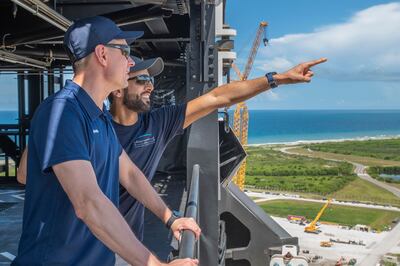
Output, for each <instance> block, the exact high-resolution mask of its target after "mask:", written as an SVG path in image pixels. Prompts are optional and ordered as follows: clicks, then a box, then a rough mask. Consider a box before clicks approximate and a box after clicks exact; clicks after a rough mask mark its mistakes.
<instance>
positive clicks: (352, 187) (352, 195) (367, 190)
mask: <svg viewBox="0 0 400 266" xmlns="http://www.w3.org/2000/svg"><path fill="white" fill-rule="evenodd" d="M328 197H330V198H335V199H336V200H344V201H360V202H374V203H379V204H389V205H393V206H397V207H400V199H399V198H398V197H396V196H395V195H393V194H392V193H391V192H389V191H387V190H385V189H383V188H380V187H378V186H376V185H374V184H371V183H370V182H368V181H365V180H363V179H360V178H357V179H356V180H354V181H352V182H350V183H349V184H348V185H346V186H345V187H344V188H343V189H341V190H339V191H337V192H334V193H332V194H330V195H328Z"/></svg>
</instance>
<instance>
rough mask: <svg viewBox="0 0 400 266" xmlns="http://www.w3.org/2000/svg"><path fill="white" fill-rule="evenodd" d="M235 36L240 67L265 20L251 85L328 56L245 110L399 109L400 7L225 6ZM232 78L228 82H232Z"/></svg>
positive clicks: (238, 1) (9, 99)
mask: <svg viewBox="0 0 400 266" xmlns="http://www.w3.org/2000/svg"><path fill="white" fill-rule="evenodd" d="M225 19H226V23H227V24H229V25H230V26H231V27H232V28H234V29H236V30H237V36H236V37H235V38H234V40H235V51H236V52H237V60H236V64H237V65H238V66H239V68H240V69H243V68H244V64H245V62H246V60H247V56H248V53H249V50H250V48H251V44H252V41H253V39H254V37H255V33H256V30H257V27H258V25H259V23H260V22H261V21H267V22H268V23H269V26H268V27H267V37H268V39H269V40H270V41H269V45H268V46H266V47H264V46H263V45H262V44H261V46H260V48H259V50H258V54H257V57H256V60H255V62H254V66H253V69H252V72H251V74H250V77H249V78H254V77H259V76H262V75H264V74H265V73H266V72H270V71H276V72H284V71H286V70H288V69H289V68H291V67H292V66H294V65H296V64H297V63H299V62H302V61H307V60H312V59H316V58H319V57H327V58H328V60H329V61H328V62H327V63H324V64H322V65H319V66H316V67H315V68H314V69H313V71H314V72H315V77H314V79H313V81H312V82H311V83H309V84H300V85H288V86H281V87H279V88H277V89H274V90H273V91H269V92H266V93H263V94H261V95H259V96H257V97H255V98H253V99H251V100H249V101H248V106H249V108H250V109H275V110H279V109H400V100H399V99H400V48H399V47H400V1H383V0H374V1H372V0H334V1H332V0H318V1H316V0H302V1H293V0H280V1H271V0H229V1H227V6H226V18H225ZM234 75H235V74H234V73H233V71H232V77H234ZM0 84H2V86H1V87H0V110H10V109H16V106H17V97H16V95H17V91H16V90H15V89H11V90H10V89H8V87H13V86H14V84H16V79H15V78H14V77H12V76H10V75H0Z"/></svg>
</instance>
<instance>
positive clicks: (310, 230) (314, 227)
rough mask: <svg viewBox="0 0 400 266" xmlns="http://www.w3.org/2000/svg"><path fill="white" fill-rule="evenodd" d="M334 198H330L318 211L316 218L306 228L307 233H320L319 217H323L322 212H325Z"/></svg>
mask: <svg viewBox="0 0 400 266" xmlns="http://www.w3.org/2000/svg"><path fill="white" fill-rule="evenodd" d="M331 201H332V199H329V200H328V201H327V202H326V203H325V205H324V206H323V207H322V209H321V210H320V211H319V212H318V214H317V216H316V217H315V219H314V220H313V221H312V222H311V223H310V224H309V225H307V226H306V227H305V228H304V232H306V233H314V234H318V233H320V230H319V228H318V226H317V222H318V220H319V218H321V216H322V214H323V213H324V211H325V209H326V208H328V206H329V204H330V203H331Z"/></svg>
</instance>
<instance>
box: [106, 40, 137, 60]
mask: <svg viewBox="0 0 400 266" xmlns="http://www.w3.org/2000/svg"><path fill="white" fill-rule="evenodd" d="M104 46H105V47H110V48H115V49H119V50H120V51H121V53H122V55H123V56H125V57H126V58H128V57H129V55H130V54H131V47H130V46H129V45H125V44H114V43H108V44H104Z"/></svg>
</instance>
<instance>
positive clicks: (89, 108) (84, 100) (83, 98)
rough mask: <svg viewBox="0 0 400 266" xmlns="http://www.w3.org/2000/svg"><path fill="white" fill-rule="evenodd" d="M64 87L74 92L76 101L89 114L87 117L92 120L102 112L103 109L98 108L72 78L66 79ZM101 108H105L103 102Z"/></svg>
mask: <svg viewBox="0 0 400 266" xmlns="http://www.w3.org/2000/svg"><path fill="white" fill-rule="evenodd" d="M65 88H66V89H69V90H71V91H72V92H73V93H74V95H75V96H76V98H77V99H78V101H79V102H80V103H81V104H82V106H83V107H84V108H85V110H86V112H87V113H88V114H89V117H90V119H91V120H92V121H93V120H94V119H96V118H97V117H99V116H100V115H101V114H103V111H102V110H100V108H99V107H98V106H97V105H96V103H95V102H94V101H93V99H92V98H91V97H90V96H89V94H87V92H86V91H85V90H84V89H82V88H81V87H80V86H79V85H78V84H76V83H75V82H73V81H72V80H67V81H66V83H65ZM103 110H106V108H105V106H104V104H103Z"/></svg>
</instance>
